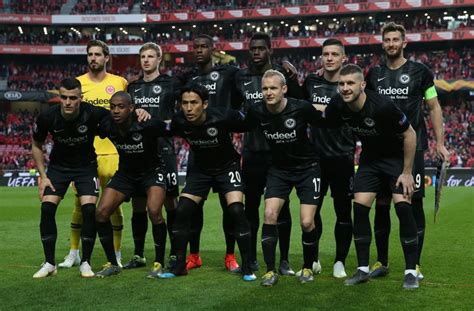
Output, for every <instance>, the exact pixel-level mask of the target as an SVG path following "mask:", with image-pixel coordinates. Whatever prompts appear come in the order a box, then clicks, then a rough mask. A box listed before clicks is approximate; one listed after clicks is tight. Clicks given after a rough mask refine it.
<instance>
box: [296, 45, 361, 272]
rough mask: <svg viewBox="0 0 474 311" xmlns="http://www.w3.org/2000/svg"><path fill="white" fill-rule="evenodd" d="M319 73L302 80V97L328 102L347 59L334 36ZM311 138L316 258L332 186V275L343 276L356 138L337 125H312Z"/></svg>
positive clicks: (317, 269)
mask: <svg viewBox="0 0 474 311" xmlns="http://www.w3.org/2000/svg"><path fill="white" fill-rule="evenodd" d="M321 59H322V64H323V70H322V75H321V74H319V73H312V74H309V75H308V77H307V78H306V80H305V81H304V85H303V89H304V92H305V98H307V99H308V100H310V101H311V102H313V103H314V104H321V105H327V104H329V102H330V100H331V98H333V97H336V96H339V93H338V91H337V81H338V80H339V72H340V71H341V67H342V64H343V62H344V61H345V60H346V55H345V52H344V46H343V44H342V42H341V41H339V40H337V39H327V40H326V41H324V42H323V48H322V55H321ZM312 136H313V137H312V138H313V140H314V146H315V147H316V153H317V154H318V156H319V158H320V166H321V198H320V201H319V204H318V206H319V207H320V208H319V210H318V212H317V213H316V218H315V223H316V228H317V231H318V237H317V242H316V259H318V256H319V240H320V238H321V234H322V221H321V208H322V207H323V200H324V196H325V195H326V194H327V191H328V188H329V187H331V196H332V198H333V203H334V210H335V212H336V218H337V219H336V225H335V227H334V235H335V238H336V258H335V260H334V267H333V276H334V277H336V278H344V277H346V276H347V274H346V271H345V269H344V264H345V260H346V257H347V254H348V253H349V248H350V246H351V242H352V218H351V198H352V183H353V179H354V148H355V144H354V143H355V140H354V135H353V134H352V131H351V130H350V129H349V128H348V127H347V126H342V127H339V128H317V127H313V128H312ZM313 272H314V273H320V272H321V264H320V263H319V260H317V261H316V262H315V263H314V264H313Z"/></svg>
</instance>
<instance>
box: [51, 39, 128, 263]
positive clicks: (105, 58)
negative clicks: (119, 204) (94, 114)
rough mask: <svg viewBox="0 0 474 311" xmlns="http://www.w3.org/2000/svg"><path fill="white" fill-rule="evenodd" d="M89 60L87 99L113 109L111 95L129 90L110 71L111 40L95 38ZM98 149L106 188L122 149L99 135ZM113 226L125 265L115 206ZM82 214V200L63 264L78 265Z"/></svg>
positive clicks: (119, 213)
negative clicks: (118, 148) (109, 42)
mask: <svg viewBox="0 0 474 311" xmlns="http://www.w3.org/2000/svg"><path fill="white" fill-rule="evenodd" d="M86 51H87V64H88V67H89V71H88V72H87V73H85V74H83V75H81V76H79V77H77V79H78V80H79V81H80V82H81V84H82V92H83V100H84V101H86V102H88V103H91V104H92V105H94V106H98V107H103V108H106V109H109V99H110V97H111V96H112V95H113V94H114V93H115V92H118V91H125V90H126V88H127V81H126V80H125V79H124V78H122V77H120V76H117V75H114V74H111V73H108V72H107V65H108V64H109V63H110V61H111V58H110V53H109V47H108V46H107V44H105V43H104V42H102V41H100V40H91V41H89V43H88V44H87V48H86ZM94 147H95V151H96V153H97V169H98V174H99V181H100V186H101V188H102V189H104V188H105V186H106V184H107V182H108V181H109V180H110V178H111V177H112V176H113V174H114V173H115V171H117V168H118V153H117V150H116V149H115V147H114V145H113V144H112V143H111V142H110V140H108V139H100V138H99V137H96V139H95V141H94ZM111 221H112V228H113V232H114V247H115V252H116V256H117V260H118V263H119V265H121V263H120V260H121V257H122V255H121V251H120V249H121V244H122V229H123V213H122V209H121V208H118V209H116V210H115V212H114V213H113V215H112V217H111ZM81 225H82V214H81V208H80V204H79V202H78V200H76V207H75V209H74V211H73V214H72V220H71V238H70V251H69V254H68V255H67V256H66V257H65V258H64V261H63V262H62V263H60V264H59V267H61V268H70V267H72V266H73V265H78V264H79V262H80V257H79V238H80V233H81Z"/></svg>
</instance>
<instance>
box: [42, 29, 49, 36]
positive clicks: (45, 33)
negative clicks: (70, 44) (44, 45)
mask: <svg viewBox="0 0 474 311" xmlns="http://www.w3.org/2000/svg"><path fill="white" fill-rule="evenodd" d="M43 33H44V35H45V36H47V35H48V29H47V28H46V27H43Z"/></svg>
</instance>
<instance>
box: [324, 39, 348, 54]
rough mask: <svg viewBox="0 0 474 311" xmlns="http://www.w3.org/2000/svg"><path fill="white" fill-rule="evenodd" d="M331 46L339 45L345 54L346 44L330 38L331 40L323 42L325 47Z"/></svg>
mask: <svg viewBox="0 0 474 311" xmlns="http://www.w3.org/2000/svg"><path fill="white" fill-rule="evenodd" d="M330 45H337V46H339V47H340V48H341V49H342V52H344V53H345V50H344V44H342V42H341V40H338V39H334V38H329V39H327V40H324V42H323V47H325V46H330Z"/></svg>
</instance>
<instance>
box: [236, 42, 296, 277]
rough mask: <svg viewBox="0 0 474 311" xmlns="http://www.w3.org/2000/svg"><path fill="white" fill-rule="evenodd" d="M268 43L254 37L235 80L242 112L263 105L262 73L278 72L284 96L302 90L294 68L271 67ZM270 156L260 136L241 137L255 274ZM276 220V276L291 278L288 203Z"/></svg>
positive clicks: (251, 133) (292, 273)
mask: <svg viewBox="0 0 474 311" xmlns="http://www.w3.org/2000/svg"><path fill="white" fill-rule="evenodd" d="M272 52H273V51H272V48H271V40H270V36H269V35H267V34H266V33H255V34H254V35H253V36H252V38H251V39H250V43H249V54H250V61H249V64H248V68H246V69H241V70H240V71H239V72H238V73H237V75H236V77H235V80H236V83H237V88H238V90H239V92H240V94H241V95H242V97H243V100H244V107H243V108H244V110H245V111H248V109H250V107H252V106H255V105H259V104H260V103H262V102H263V94H262V76H263V74H264V73H265V71H267V70H269V69H275V70H278V71H280V72H281V73H282V74H283V75H284V76H285V79H286V81H287V87H288V96H290V97H294V98H302V97H303V95H302V90H301V87H300V85H299V84H298V80H297V72H296V68H295V67H294V66H293V65H291V64H290V63H289V62H284V63H283V66H280V65H277V64H274V63H272V61H271V55H272ZM271 160H272V158H271V152H270V148H269V146H268V144H267V142H266V140H265V137H264V135H263V134H262V133H261V132H260V131H259V130H258V129H254V130H252V131H250V132H247V133H245V135H244V141H243V151H242V172H243V178H244V181H245V184H246V185H247V186H246V189H245V213H246V215H247V218H248V220H249V222H250V228H251V230H252V258H251V259H252V269H253V270H254V271H257V270H258V262H257V235H258V228H259V226H260V217H259V206H260V200H261V197H262V195H263V192H264V188H265V184H266V176H267V172H268V169H269V168H270V166H271ZM284 202H285V203H284V205H283V207H282V209H281V212H280V214H279V218H278V233H279V237H278V241H279V246H280V266H279V269H278V270H279V272H280V274H282V275H294V274H295V272H294V271H293V269H291V267H290V265H289V260H288V252H289V250H290V235H291V214H290V208H289V203H290V202H289V200H285V201H284Z"/></svg>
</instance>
